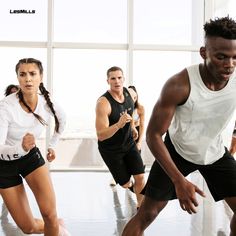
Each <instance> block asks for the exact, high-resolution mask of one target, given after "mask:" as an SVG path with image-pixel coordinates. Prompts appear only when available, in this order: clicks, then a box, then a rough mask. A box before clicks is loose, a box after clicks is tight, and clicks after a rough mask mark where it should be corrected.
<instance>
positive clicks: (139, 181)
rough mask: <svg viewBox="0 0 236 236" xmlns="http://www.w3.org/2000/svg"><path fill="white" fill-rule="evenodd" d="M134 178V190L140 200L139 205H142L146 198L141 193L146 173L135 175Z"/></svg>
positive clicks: (138, 200)
mask: <svg viewBox="0 0 236 236" xmlns="http://www.w3.org/2000/svg"><path fill="white" fill-rule="evenodd" d="M134 180H135V182H134V192H135V194H136V198H137V202H138V205H137V207H140V206H141V204H142V201H143V198H144V196H143V195H142V194H140V193H141V191H142V190H143V188H144V186H145V179H144V174H139V175H134Z"/></svg>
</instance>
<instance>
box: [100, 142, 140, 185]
mask: <svg viewBox="0 0 236 236" xmlns="http://www.w3.org/2000/svg"><path fill="white" fill-rule="evenodd" d="M99 152H100V154H101V156H102V159H103V160H104V162H105V164H106V165H107V167H108V169H109V170H110V172H111V174H112V176H113V178H114V180H115V181H116V183H118V184H120V185H121V186H122V185H124V184H126V183H127V182H128V181H129V180H130V177H131V176H132V175H138V174H143V173H144V165H143V160H142V158H141V155H140V153H139V151H138V149H137V147H136V144H135V143H134V144H133V145H132V146H131V148H130V149H129V150H128V151H126V152H111V151H108V152H106V151H104V150H100V149H99Z"/></svg>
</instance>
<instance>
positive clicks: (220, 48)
mask: <svg viewBox="0 0 236 236" xmlns="http://www.w3.org/2000/svg"><path fill="white" fill-rule="evenodd" d="M204 50H205V57H204V62H205V65H206V66H207V69H208V71H209V73H210V74H211V75H212V78H211V79H213V80H214V82H217V83H222V82H224V83H225V82H227V81H228V80H229V78H230V76H231V75H232V74H233V72H234V69H235V66H236V40H231V39H224V38H221V37H211V38H208V39H207V40H206V46H205V48H204Z"/></svg>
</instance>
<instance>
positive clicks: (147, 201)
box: [122, 196, 168, 236]
mask: <svg viewBox="0 0 236 236" xmlns="http://www.w3.org/2000/svg"><path fill="white" fill-rule="evenodd" d="M167 203H168V201H156V200H154V199H152V198H150V197H147V196H145V197H144V200H143V202H142V205H141V206H140V208H139V210H138V212H137V214H136V215H135V216H134V217H133V218H132V219H131V220H130V221H129V222H128V223H127V225H126V226H125V228H124V231H123V233H122V236H142V235H143V233H144V230H145V229H146V228H147V227H148V226H149V225H150V224H151V223H152V222H153V221H154V220H155V218H156V217H157V216H158V214H159V213H160V212H161V210H162V209H163V208H164V207H165V206H166V204H167Z"/></svg>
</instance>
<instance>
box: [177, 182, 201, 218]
mask: <svg viewBox="0 0 236 236" xmlns="http://www.w3.org/2000/svg"><path fill="white" fill-rule="evenodd" d="M175 191H176V195H177V198H178V199H179V203H180V206H181V208H182V209H183V210H184V211H187V212H188V213H189V214H192V213H196V212H197V211H196V207H197V206H198V201H197V199H196V193H198V194H199V195H201V196H202V197H205V193H204V192H203V191H202V190H200V189H199V188H198V187H197V186H196V185H194V184H192V183H191V182H189V181H188V180H187V179H184V181H181V182H178V183H176V184H175Z"/></svg>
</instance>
